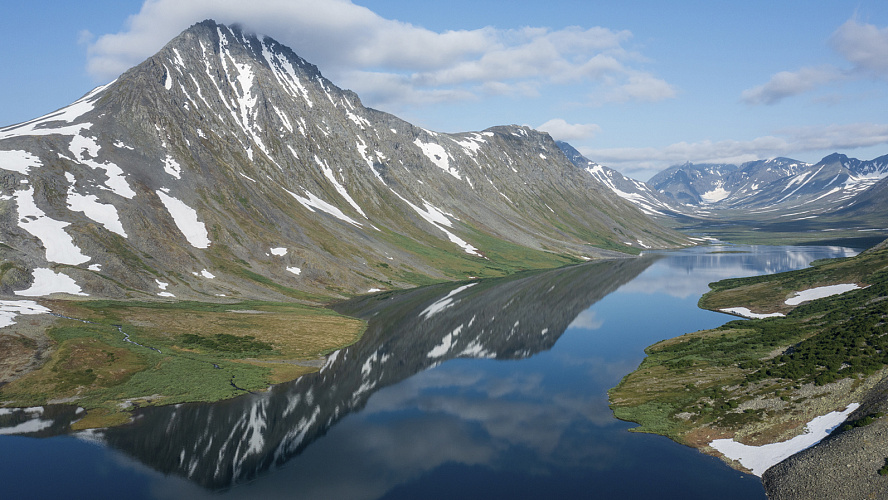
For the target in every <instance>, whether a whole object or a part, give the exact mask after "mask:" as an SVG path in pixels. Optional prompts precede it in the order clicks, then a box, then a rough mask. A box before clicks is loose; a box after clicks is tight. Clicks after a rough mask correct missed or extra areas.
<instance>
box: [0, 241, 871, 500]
mask: <svg viewBox="0 0 888 500" xmlns="http://www.w3.org/2000/svg"><path fill="white" fill-rule="evenodd" d="M854 253H855V252H853V251H851V250H848V249H844V248H838V247H747V246H730V247H722V246H710V247H703V248H693V249H687V250H682V251H675V252H662V253H652V254H648V255H645V256H643V257H641V258H637V259H626V260H620V261H613V262H603V263H590V264H585V265H581V266H575V267H571V268H565V269H559V270H554V271H549V272H542V273H529V274H524V275H520V276H516V277H510V278H506V279H499V280H485V281H481V282H475V283H471V282H466V283H458V284H444V285H438V286H433V287H426V288H422V289H416V290H410V291H406V292H398V293H383V294H377V295H374V296H370V297H365V298H361V299H357V300H354V301H351V302H349V303H346V304H342V305H340V306H338V307H337V309H338V310H340V311H341V312H345V313H347V314H352V315H355V316H359V317H361V318H365V319H367V320H369V327H368V330H367V332H366V333H365V335H364V337H363V338H362V339H361V340H360V341H359V342H358V343H356V344H355V345H353V346H351V347H348V348H346V349H343V350H341V351H339V352H337V353H334V354H333V355H331V356H330V357H329V359H328V361H327V364H326V366H325V367H324V369H323V370H322V371H321V372H320V373H317V374H311V375H307V376H305V377H302V378H300V379H298V380H296V381H294V382H291V383H288V384H282V385H279V386H275V387H273V388H272V389H271V390H270V391H268V392H266V393H263V394H250V395H245V396H243V397H240V398H237V399H234V400H230V401H223V402H220V403H216V404H193V405H179V406H177V407H161V408H149V409H146V410H144V411H142V412H141V413H140V414H138V416H137V418H136V420H135V422H134V423H133V424H131V425H128V426H123V427H119V428H114V429H108V430H100V431H94V432H90V433H80V434H77V435H73V436H72V435H64V434H58V433H59V432H60V431H59V429H63V428H65V427H66V425H67V423H68V422H70V421H71V420H72V419H74V418H76V415H75V414H74V410H73V409H71V408H47V409H46V410H45V411H43V412H42V413H40V412H36V411H35V412H31V413H30V414H28V415H29V417H28V418H35V419H36V420H35V421H34V422H32V423H31V425H32V427H30V428H31V429H38V430H37V432H32V433H30V434H27V433H26V434H25V435H9V434H10V433H11V432H15V429H18V430H23V429H24V430H27V429H28V428H29V427H27V426H25V427H22V425H23V424H22V422H20V421H18V422H17V423H16V425H17V426H18V427H14V428H13V427H6V428H3V427H0V497H3V498H66V499H71V498H103V497H107V498H120V497H126V498H202V497H214V498H215V497H225V498H319V499H320V498H324V499H331V498H355V499H377V498H392V499H394V498H404V499H407V498H424V499H428V498H485V499H487V498H682V499H688V498H713V497H719V498H744V499H745V498H764V497H765V495H764V490H763V488H762V485H761V483H760V481H759V479H758V478H756V477H754V476H750V475H745V474H742V473H739V472H736V471H734V470H731V469H730V468H728V467H727V466H725V465H723V464H722V463H721V462H720V461H719V460H717V459H714V458H712V457H708V456H706V455H703V454H701V453H699V452H697V451H696V450H693V449H691V448H687V447H684V446H680V445H677V444H675V443H673V442H671V441H669V440H668V439H666V438H663V437H660V436H654V435H647V434H637V433H631V432H629V429H630V428H632V427H634V426H635V424H632V423H627V422H621V421H618V420H616V419H614V417H613V414H612V412H611V410H610V409H609V408H608V405H607V390H608V389H609V388H611V387H613V386H614V385H616V384H617V383H618V382H619V381H620V379H621V378H622V377H623V376H624V375H626V374H627V373H629V372H630V371H632V370H633V369H635V368H636V367H637V366H638V364H639V363H640V362H641V360H642V358H643V357H644V348H645V347H646V346H648V345H650V344H652V343H654V342H656V341H658V340H662V339H665V338H670V337H674V336H677V335H681V334H683V333H686V332H690V331H695V330H700V329H705V328H712V327H716V326H718V325H721V324H723V323H725V322H727V321H729V320H732V319H736V318H734V317H732V316H728V315H725V314H720V313H713V312H710V311H703V310H700V309H698V308H697V306H696V304H697V300H698V299H699V297H700V296H701V295H702V294H703V293H704V292H706V291H707V290H708V287H707V284H708V283H710V282H712V281H717V280H719V279H723V278H729V277H737V276H749V275H755V274H764V273H774V272H781V271H786V270H791V269H798V268H800V267H804V266H807V265H808V264H809V263H810V262H811V261H813V260H815V259H821V258H829V257H841V256H850V255H853V254H854ZM22 418H25V416H22Z"/></svg>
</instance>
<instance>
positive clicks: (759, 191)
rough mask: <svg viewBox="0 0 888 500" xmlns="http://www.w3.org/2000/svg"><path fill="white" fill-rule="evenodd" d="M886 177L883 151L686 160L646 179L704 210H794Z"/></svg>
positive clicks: (830, 205) (829, 207)
mask: <svg viewBox="0 0 888 500" xmlns="http://www.w3.org/2000/svg"><path fill="white" fill-rule="evenodd" d="M886 177H888V155H886V156H882V157H879V158H876V159H874V160H870V161H862V160H858V159H856V158H848V157H847V156H845V155H842V154H838V153H834V154H831V155H829V156H827V157H825V158H823V159H822V160H820V161H819V162H818V163H816V164H813V165H812V164H810V163H804V162H800V161H798V160H793V159H791V158H772V159H770V160H759V161H752V162H747V163H744V164H743V165H741V166H739V167H738V166H736V165H722V164H693V163H686V164H684V165H677V166H673V167H670V168H668V169H666V170H664V171H662V172H660V173H659V174H657V175H655V176H654V177H652V178H651V179H650V181H648V184H649V185H650V186H651V187H652V188H653V189H655V190H657V191H658V192H660V193H662V194H664V195H666V196H668V197H670V198H672V199H675V200H677V201H680V202H682V203H684V204H686V205H694V206H705V207H706V208H707V209H712V210H719V209H735V210H747V211H748V210H753V209H774V210H783V211H794V212H797V211H798V209H802V212H798V213H796V214H795V215H812V214H823V213H826V212H832V211H836V210H841V209H843V208H846V207H848V206H851V205H853V204H854V203H856V201H855V198H857V197H858V195H862V194H863V193H865V192H866V191H867V190H869V189H870V188H872V187H873V186H874V185H875V184H876V183H877V182H879V181H880V180H881V179H884V178H886Z"/></svg>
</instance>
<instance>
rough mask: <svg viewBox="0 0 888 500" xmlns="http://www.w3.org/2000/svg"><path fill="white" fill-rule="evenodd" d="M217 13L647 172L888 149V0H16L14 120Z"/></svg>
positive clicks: (472, 125) (445, 111)
mask: <svg viewBox="0 0 888 500" xmlns="http://www.w3.org/2000/svg"><path fill="white" fill-rule="evenodd" d="M504 5H507V6H505V7H504ZM206 18H214V19H216V20H218V21H220V22H225V23H233V22H239V23H241V24H243V25H244V26H245V27H246V28H247V29H249V30H252V31H255V32H258V33H262V34H267V35H269V36H272V37H274V38H276V39H277V40H278V41H280V42H282V43H284V44H286V45H289V46H290V47H292V48H293V50H294V51H295V52H296V53H298V54H299V55H301V56H303V57H304V58H306V59H308V60H309V61H310V62H312V63H314V64H316V65H318V67H319V68H320V69H321V71H322V72H323V73H324V74H325V75H326V76H327V77H328V78H330V79H331V80H332V81H333V82H334V83H336V84H337V85H339V86H340V87H344V88H350V89H352V90H354V91H356V92H357V93H358V94H359V95H360V96H361V98H362V100H363V102H364V104H365V105H367V106H371V107H375V108H378V109H382V110H385V111H389V112H392V113H394V114H396V115H398V116H400V117H402V118H404V119H406V120H408V121H410V122H413V123H415V124H417V125H420V126H423V127H426V128H429V129H433V130H437V131H442V132H460V131H472V130H481V129H484V128H487V127H490V126H494V125H502V124H513V123H514V124H520V125H530V126H532V127H535V128H540V129H544V130H547V131H548V132H550V133H551V134H552V135H553V137H555V138H556V139H564V140H567V141H568V142H570V143H571V144H573V145H574V146H576V147H577V148H578V149H580V151H582V152H583V153H584V154H586V156H588V157H589V158H590V159H592V160H594V161H597V162H599V163H602V164H604V165H607V166H610V167H614V168H617V169H618V170H620V171H622V172H623V173H625V174H627V175H630V176H632V177H635V178H638V179H642V180H646V179H647V178H648V177H650V175H652V174H653V173H654V172H655V171H657V170H660V169H663V168H665V167H667V166H669V165H672V164H676V163H682V162H685V161H692V162H742V161H749V160H753V159H761V158H770V157H774V156H788V157H792V158H796V159H799V160H803V161H809V162H815V161H817V160H819V159H820V158H821V157H823V156H825V155H827V154H829V153H832V152H834V151H838V152H842V153H845V154H848V155H849V156H854V157H857V158H861V159H872V158H875V157H877V156H881V155H883V154H886V153H888V114H886V110H888V2H885V1H884V0H860V1H856V2H846V1H810V0H809V1H796V0H787V1H779V2H773V1H758V0H749V1H745V2H712V1H711V0H710V1H700V2H697V1H684V2H662V1H652V0H650V1H643V0H626V1H622V2H590V1H580V0H572V1H569V0H548V1H547V2H512V3H509V4H503V3H502V2H493V1H487V0H471V1H468V0H450V1H448V2H417V1H415V0H413V1H406V0H352V1H347V0H264V1H259V0H256V1H253V2H240V1H235V0H148V1H127V0H114V1H110V0H93V1H91V2H68V1H60V0H45V1H40V0H36V1H31V2H20V1H16V0H13V1H12V2H7V3H6V4H5V5H4V12H3V16H2V18H0V37H2V43H3V47H4V50H3V56H2V62H3V68H4V71H2V72H0V125H8V124H12V123H17V122H20V121H24V120H27V119H30V118H34V117H36V116H39V115H42V114H44V113H46V112H49V111H52V110H54V109H57V108H59V107H62V106H64V105H67V104H69V103H70V102H72V101H74V100H76V99H77V98H78V97H80V96H82V95H83V94H85V93H86V92H88V91H89V90H90V89H91V88H93V87H95V86H96V85H99V84H103V83H107V82H108V81H110V80H111V79H113V78H114V77H115V76H116V75H117V74H119V73H120V72H122V71H123V70H125V69H126V68H128V67H130V66H133V65H135V64H138V63H139V62H140V61H142V60H144V59H145V58H146V57H148V56H150V55H151V54H153V53H154V52H156V51H157V50H158V49H160V48H161V47H162V46H163V44H164V43H166V42H167V41H168V40H169V39H171V38H172V37H174V36H175V35H176V34H178V33H179V32H180V31H181V30H183V29H185V28H187V27H188V26H189V25H191V24H193V23H194V22H197V21H200V20H202V19H206Z"/></svg>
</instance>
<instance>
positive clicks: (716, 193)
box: [700, 185, 731, 203]
mask: <svg viewBox="0 0 888 500" xmlns="http://www.w3.org/2000/svg"><path fill="white" fill-rule="evenodd" d="M730 195H731V192H730V191H727V190H725V188H724V187H722V186H721V185H719V186H718V187H716V188H715V189H712V190H711V191H706V192H705V193H703V194H701V195H700V199H702V200H703V201H704V202H705V203H715V202H717V201H721V200H724V199H725V198H727V197H728V196H730Z"/></svg>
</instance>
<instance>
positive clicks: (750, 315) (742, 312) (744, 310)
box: [719, 307, 784, 319]
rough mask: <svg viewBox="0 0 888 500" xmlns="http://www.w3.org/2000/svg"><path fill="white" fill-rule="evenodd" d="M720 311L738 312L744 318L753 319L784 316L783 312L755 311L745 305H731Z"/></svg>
mask: <svg viewBox="0 0 888 500" xmlns="http://www.w3.org/2000/svg"><path fill="white" fill-rule="evenodd" d="M719 311H721V312H726V313H729V314H736V315H738V316H743V317H744V318H751V319H762V318H779V317H782V316H784V314H783V313H768V314H762V313H754V312H752V311H750V310H749V309H747V308H745V307H729V308H725V309H719Z"/></svg>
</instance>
